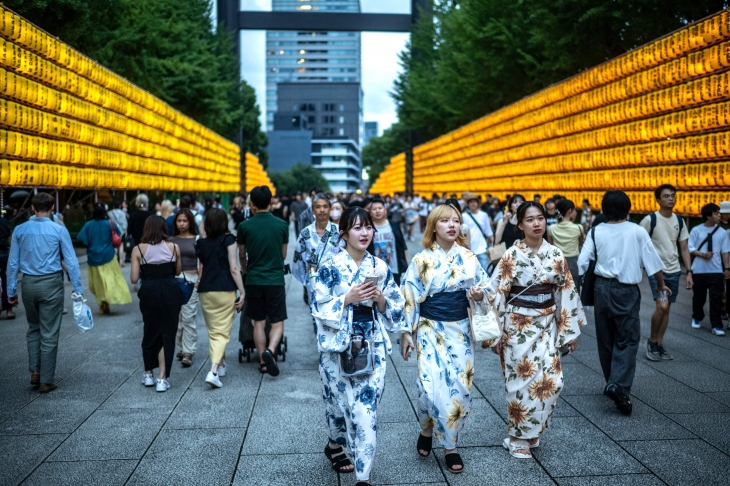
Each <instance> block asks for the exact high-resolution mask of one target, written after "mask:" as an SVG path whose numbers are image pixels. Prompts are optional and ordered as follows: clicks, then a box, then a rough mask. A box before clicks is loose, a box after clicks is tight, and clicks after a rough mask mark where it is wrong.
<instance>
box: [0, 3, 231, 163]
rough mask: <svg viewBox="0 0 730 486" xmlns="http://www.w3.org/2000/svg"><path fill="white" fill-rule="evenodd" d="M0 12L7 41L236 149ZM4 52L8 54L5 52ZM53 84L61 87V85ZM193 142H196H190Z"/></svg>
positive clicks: (1, 30)
mask: <svg viewBox="0 0 730 486" xmlns="http://www.w3.org/2000/svg"><path fill="white" fill-rule="evenodd" d="M0 14H2V15H0V17H1V18H0V36H2V37H4V38H6V39H8V40H10V41H11V42H12V43H13V44H17V45H18V46H22V47H23V48H25V49H27V50H29V51H32V52H33V53H35V54H37V55H38V56H40V57H42V58H44V59H47V60H50V61H53V63H55V64H56V65H59V66H63V67H64V68H67V69H68V70H70V71H72V72H73V73H76V74H78V75H80V76H83V77H84V78H86V79H88V80H90V81H93V82H94V83H95V84H97V85H100V86H103V87H104V88H106V89H107V90H111V91H113V92H114V93H117V94H118V95H120V96H121V97H122V98H124V99H127V100H130V101H132V102H134V103H135V104H137V105H140V106H142V107H144V108H146V109H148V110H151V111H152V112H153V113H157V114H159V115H162V116H163V117H164V118H166V119H167V120H170V121H172V122H173V123H174V124H175V125H179V126H181V127H182V128H183V129H184V130H185V131H188V132H191V133H194V134H197V135H200V136H202V137H203V138H204V139H207V140H209V141H211V142H214V143H215V144H216V145H219V146H221V147H224V148H227V149H228V150H229V151H230V152H234V151H235V149H236V147H235V144H233V143H231V142H230V141H228V140H226V139H225V138H223V137H221V136H220V135H218V134H216V133H215V132H213V131H211V130H208V129H207V128H205V127H204V126H202V125H201V124H199V123H197V122H195V121H194V120H192V119H191V118H188V117H186V116H184V115H183V114H181V113H180V112H178V111H176V110H174V109H173V108H172V107H170V106H169V105H168V104H166V103H164V102H162V101H161V100H159V99H158V98H156V97H154V96H152V95H151V94H150V93H148V92H146V91H144V90H142V89H140V88H139V87H137V86H135V85H134V84H132V83H130V82H129V81H127V80H126V79H124V78H122V77H121V76H119V75H117V74H116V73H114V72H112V71H110V70H108V69H106V68H105V67H103V66H101V65H100V64H98V63H97V62H95V61H93V60H92V59H89V58H88V57H86V56H84V55H83V54H81V53H80V52H78V51H76V50H74V49H73V48H71V47H70V46H68V45H66V44H64V43H63V42H61V41H60V40H58V39H56V38H54V37H52V36H49V35H48V34H47V33H45V32H43V31H42V30H40V29H38V28H36V27H35V26H33V25H32V24H31V23H29V22H28V21H26V20H25V19H23V18H21V17H20V16H18V15H17V14H14V13H13V12H10V11H9V10H7V9H5V8H3V11H2V12H0ZM5 54H8V53H7V52H6V53H5ZM2 57H3V58H4V59H3V61H6V60H7V55H5V56H2ZM49 68H50V66H46V69H45V70H46V71H48V70H50V69H49ZM36 71H38V70H36ZM68 74H71V73H67V74H66V75H65V76H64V77H69V76H68ZM56 87H61V88H63V86H56ZM106 97H108V96H105V98H106ZM140 121H142V120H140ZM158 128H159V127H158ZM193 143H196V142H194V141H193ZM196 144H199V143H196Z"/></svg>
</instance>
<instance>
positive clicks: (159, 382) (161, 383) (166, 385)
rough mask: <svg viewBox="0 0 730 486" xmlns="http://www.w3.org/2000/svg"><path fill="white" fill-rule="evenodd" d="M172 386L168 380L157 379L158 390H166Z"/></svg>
mask: <svg viewBox="0 0 730 486" xmlns="http://www.w3.org/2000/svg"><path fill="white" fill-rule="evenodd" d="M168 388H170V383H169V382H168V381H167V380H157V391H158V392H164V391H167V389H168Z"/></svg>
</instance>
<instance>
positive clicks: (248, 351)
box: [243, 349, 251, 363]
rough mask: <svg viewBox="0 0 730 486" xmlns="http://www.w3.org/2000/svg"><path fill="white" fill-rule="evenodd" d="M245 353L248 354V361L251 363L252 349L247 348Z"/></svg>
mask: <svg viewBox="0 0 730 486" xmlns="http://www.w3.org/2000/svg"><path fill="white" fill-rule="evenodd" d="M243 354H245V355H246V363H250V362H251V350H250V349H245V350H244V351H243Z"/></svg>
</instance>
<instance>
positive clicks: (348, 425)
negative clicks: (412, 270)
mask: <svg viewBox="0 0 730 486" xmlns="http://www.w3.org/2000/svg"><path fill="white" fill-rule="evenodd" d="M339 230H340V236H341V238H342V239H343V240H344V241H345V249H344V250H342V251H340V252H339V253H337V254H336V255H334V256H333V257H332V258H330V259H329V260H327V261H325V262H323V263H322V264H321V265H320V266H319V271H318V273H317V277H316V280H315V283H314V286H313V289H312V290H313V291H312V294H311V295H310V301H311V309H312V316H313V317H314V320H315V323H316V325H317V344H318V347H319V351H320V358H319V372H320V375H321V377H322V383H323V385H324V393H323V398H324V402H325V415H326V417H327V425H328V427H329V443H328V444H327V446H326V447H325V449H324V453H325V455H326V456H327V458H328V459H329V460H330V462H331V463H332V468H333V469H334V470H335V471H336V472H338V473H349V472H353V470H354V471H355V475H356V477H357V480H358V481H357V485H358V486H362V485H365V484H369V482H370V471H371V469H372V467H373V458H374V456H375V445H376V430H377V410H378V404H379V403H380V399H381V398H382V396H383V389H384V387H385V365H386V357H385V354H386V353H388V354H390V352H391V350H392V347H391V343H390V338H389V337H388V333H387V332H386V331H390V332H394V333H398V334H401V333H403V332H405V331H408V329H409V328H408V326H407V324H406V322H405V320H404V318H403V304H404V300H403V297H402V295H401V293H400V291H399V289H398V287H397V285H396V284H395V281H394V280H393V275H392V274H391V273H390V270H389V268H388V265H387V264H386V263H385V262H384V261H382V260H380V259H378V258H375V257H374V256H372V255H371V254H369V253H368V252H367V251H366V249H367V247H368V245H369V244H370V241H371V240H372V239H373V221H372V219H371V217H370V214H368V212H367V211H365V210H364V209H362V208H359V207H351V208H349V209H347V210H346V211H345V212H344V214H343V215H342V218H341V219H340V226H339ZM356 350H360V351H363V350H365V351H366V355H367V356H368V357H369V359H368V360H366V361H367V362H368V363H369V366H367V367H366V368H365V369H364V370H362V369H360V370H358V371H359V372H360V374H358V373H356V372H354V371H353V369H352V368H353V367H351V366H350V364H349V362H348V359H347V358H348V356H355V355H356ZM368 351H369V352H368ZM348 353H350V354H348ZM358 356H361V357H362V354H358ZM358 363H362V361H359V362H358ZM343 448H344V451H343Z"/></svg>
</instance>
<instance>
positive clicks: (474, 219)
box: [466, 211, 487, 241]
mask: <svg viewBox="0 0 730 486" xmlns="http://www.w3.org/2000/svg"><path fill="white" fill-rule="evenodd" d="M466 214H468V215H469V217H470V218H471V220H472V221H474V224H476V225H477V228H479V232H480V233H481V234H482V236H483V237H484V241H487V235H486V234H484V230H482V227H481V226H480V225H479V223H477V220H476V218H474V216H473V215H472V214H471V213H470V212H469V211H467V212H466Z"/></svg>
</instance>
